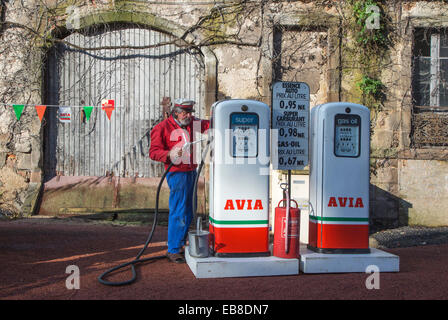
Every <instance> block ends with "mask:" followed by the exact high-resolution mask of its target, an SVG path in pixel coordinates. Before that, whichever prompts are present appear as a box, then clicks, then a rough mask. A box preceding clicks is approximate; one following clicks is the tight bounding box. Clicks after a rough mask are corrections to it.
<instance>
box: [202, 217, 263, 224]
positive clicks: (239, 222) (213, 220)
mask: <svg viewBox="0 0 448 320" xmlns="http://www.w3.org/2000/svg"><path fill="white" fill-rule="evenodd" d="M209 220H210V222H211V223H213V224H234V225H238V224H268V220H215V219H213V218H212V217H209Z"/></svg>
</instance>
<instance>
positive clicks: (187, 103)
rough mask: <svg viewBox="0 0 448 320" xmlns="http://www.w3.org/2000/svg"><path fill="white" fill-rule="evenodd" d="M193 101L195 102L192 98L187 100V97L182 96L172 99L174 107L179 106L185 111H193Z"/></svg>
mask: <svg viewBox="0 0 448 320" xmlns="http://www.w3.org/2000/svg"><path fill="white" fill-rule="evenodd" d="M195 103H196V102H194V101H193V100H188V99H184V98H181V99H176V100H174V106H175V107H179V108H181V109H182V110H184V111H187V112H194V109H193V105H194V104H195Z"/></svg>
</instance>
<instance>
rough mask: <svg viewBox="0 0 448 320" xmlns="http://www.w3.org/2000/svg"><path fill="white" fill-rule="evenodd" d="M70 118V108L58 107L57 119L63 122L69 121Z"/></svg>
mask: <svg viewBox="0 0 448 320" xmlns="http://www.w3.org/2000/svg"><path fill="white" fill-rule="evenodd" d="M71 118H72V108H70V107H59V121H61V122H63V123H70V121H71Z"/></svg>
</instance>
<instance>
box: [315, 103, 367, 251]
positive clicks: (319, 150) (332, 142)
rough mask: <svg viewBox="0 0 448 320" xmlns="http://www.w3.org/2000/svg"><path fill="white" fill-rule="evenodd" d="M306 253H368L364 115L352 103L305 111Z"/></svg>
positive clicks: (360, 106)
mask: <svg viewBox="0 0 448 320" xmlns="http://www.w3.org/2000/svg"><path fill="white" fill-rule="evenodd" d="M310 146H311V147H310V163H311V165H310V168H311V169H310V171H311V172H310V203H311V212H310V216H309V230H308V231H309V233H308V235H309V242H308V248H309V249H310V250H313V251H316V252H320V253H369V251H370V250H369V157H370V111H369V109H368V108H366V107H365V106H362V105H358V104H353V103H342V102H337V103H327V104H323V105H318V106H316V107H314V108H312V109H311V141H310Z"/></svg>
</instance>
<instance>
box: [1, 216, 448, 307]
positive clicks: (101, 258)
mask: <svg viewBox="0 0 448 320" xmlns="http://www.w3.org/2000/svg"><path fill="white" fill-rule="evenodd" d="M148 228H149V227H129V226H114V225H110V224H109V225H104V224H92V223H78V222H72V221H65V220H56V221H55V220H53V219H51V220H50V219H46V220H45V219H23V220H14V221H0V265H1V267H0V269H1V272H0V299H2V300H21V299H26V300H29V299H33V300H34V299H51V300H69V299H89V300H92V299H117V300H118V299H121V300H123V299H139V300H140V299H145V300H184V299H187V300H210V299H211V300H217V299H219V300H226V301H227V300H259V299H262V300H296V299H312V300H316V299H447V297H448V277H447V275H448V245H447V244H442V245H427V246H416V247H408V248H393V249H386V251H388V252H391V253H393V254H396V255H398V256H399V257H400V272H399V273H383V274H381V275H380V289H371V290H369V289H367V288H366V285H365V282H366V279H367V277H368V276H369V275H368V274H365V273H351V274H350V273H347V274H312V275H311V274H299V275H296V276H275V277H253V278H223V279H196V278H195V277H194V275H193V273H192V272H191V270H190V269H189V267H188V266H187V265H185V264H183V265H177V264H173V263H170V262H168V260H167V259H160V260H156V261H154V262H147V263H144V264H141V265H139V266H138V267H137V273H138V279H137V281H136V282H135V283H134V284H132V285H129V286H123V287H109V286H104V285H102V284H100V283H99V282H98V280H97V277H98V276H99V275H100V274H101V273H102V272H103V271H105V270H106V269H108V268H110V267H113V266H115V265H117V264H119V263H123V262H126V261H129V260H132V259H133V258H134V257H135V255H136V254H137V253H138V252H139V250H140V248H141V247H142V244H143V243H144V242H145V240H146V237H147V233H148ZM165 239H166V227H158V228H157V230H156V234H155V236H154V239H153V243H152V245H151V247H150V248H148V250H147V253H145V255H144V256H143V257H149V256H158V255H163V254H164V253H165V250H166V246H165V242H164V241H165ZM70 265H76V266H77V267H79V270H80V283H79V284H80V289H78V290H77V289H73V290H69V289H67V287H66V280H67V277H69V275H70V274H67V273H66V268H67V267H68V266H70ZM129 277H130V272H129V271H126V272H120V273H118V274H116V275H114V276H113V278H111V280H114V281H120V280H124V279H127V278H129ZM72 283H73V282H72Z"/></svg>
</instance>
